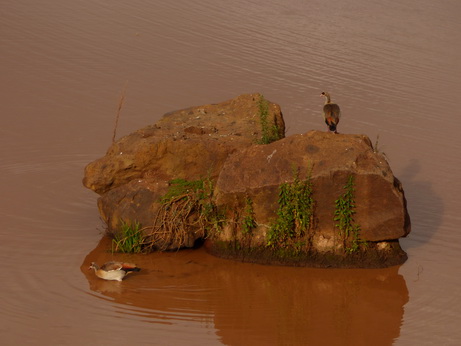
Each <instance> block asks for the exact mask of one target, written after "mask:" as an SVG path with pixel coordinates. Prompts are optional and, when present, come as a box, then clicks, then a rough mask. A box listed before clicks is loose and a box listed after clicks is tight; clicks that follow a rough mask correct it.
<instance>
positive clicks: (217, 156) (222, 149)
mask: <svg viewBox="0 0 461 346" xmlns="http://www.w3.org/2000/svg"><path fill="white" fill-rule="evenodd" d="M262 102H264V103H265V104H266V107H267V119H266V122H267V125H268V126H269V127H271V128H273V129H276V130H277V135H278V137H279V138H282V137H283V136H284V133H285V124H284V121H283V116H282V113H281V110H280V107H279V106H278V105H276V104H273V103H270V102H268V101H265V100H264V98H263V97H262V95H260V94H247V95H241V96H238V97H236V98H234V99H232V100H229V101H225V102H222V103H219V104H212V105H204V106H199V107H191V108H188V109H183V110H179V111H175V112H171V113H167V114H165V115H164V116H163V118H162V119H161V120H160V121H159V122H157V123H156V124H155V125H150V126H147V127H145V128H143V129H140V130H138V131H136V132H134V133H132V134H130V135H128V136H125V137H123V138H121V139H120V140H118V141H117V142H115V143H113V144H112V146H111V147H110V148H109V150H108V151H107V153H106V155H105V156H104V157H102V158H100V159H98V160H96V161H94V162H92V163H90V164H88V165H87V166H86V168H85V176H84V179H83V184H84V185H85V186H86V187H87V188H89V189H91V190H93V191H95V192H97V193H98V194H100V195H101V197H100V198H99V200H98V207H99V211H100V214H101V216H102V218H103V220H104V221H105V222H106V223H107V225H108V230H109V232H112V233H113V232H116V230H117V229H118V228H119V226H120V222H121V220H125V221H129V220H136V221H137V222H139V223H141V224H142V225H143V226H145V227H149V226H153V224H154V220H155V219H156V214H157V211H158V209H159V206H160V203H159V201H160V198H161V196H163V195H164V194H165V192H166V191H167V189H168V182H169V181H170V180H172V179H177V178H182V179H188V180H197V179H202V178H210V179H211V180H216V179H217V176H218V175H219V173H220V171H221V167H222V165H223V164H224V162H225V160H226V159H227V157H228V156H229V155H230V154H231V153H233V152H235V151H236V150H239V149H242V148H245V147H248V146H251V145H253V144H255V143H257V142H258V141H259V140H260V139H261V137H262V136H263V133H262V128H261V119H260V106H261V103H262ZM200 237H203V234H200V233H196V232H195V231H193V230H191V232H190V234H189V235H187V236H186V238H188V239H189V240H188V241H186V245H187V246H192V244H193V243H194V241H195V240H196V239H197V238H200ZM175 246H177V245H176V244H170V245H169V246H168V247H167V248H175ZM162 247H164V246H162Z"/></svg>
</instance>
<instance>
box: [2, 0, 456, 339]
mask: <svg viewBox="0 0 461 346" xmlns="http://www.w3.org/2000/svg"><path fill="white" fill-rule="evenodd" d="M1 8H2V10H1V18H2V20H1V24H0V47H1V54H0V76H1V80H2V83H1V84H0V91H1V93H0V95H1V102H0V116H1V119H2V126H1V128H0V134H1V135H0V153H1V155H0V158H1V161H0V170H1V175H0V191H1V197H0V220H1V227H0V254H1V258H2V264H3V268H4V272H3V278H2V284H1V285H0V293H1V297H2V300H1V311H2V313H1V315H0V342H1V344H2V345H16V344H35V345H37V344H40V345H42V344H43V345H45V344H47V345H48V344H63V345H64V344H68V345H81V344H101V345H103V344H106V345H119V344H120V345H121V344H126V343H128V342H129V343H132V344H154V345H177V344H186V345H223V344H224V345H307V344H309V345H370V344H373V345H391V344H396V345H415V344H417V345H456V344H459V341H460V340H461V330H460V329H459V321H460V311H461V293H460V292H461V291H460V290H459V285H460V283H461V279H460V275H459V273H460V269H461V265H460V259H459V254H460V250H461V245H460V243H461V233H460V232H459V224H460V222H461V218H460V217H459V210H460V208H461V199H460V198H459V196H460V192H461V191H460V184H459V181H458V175H459V174H458V173H459V170H460V167H461V159H460V154H459V153H460V152H461V140H460V135H459V132H460V130H461V117H460V114H459V113H460V111H459V109H458V108H459V107H457V100H458V98H459V97H458V95H459V94H460V92H461V73H460V68H459V61H461V48H460V45H459V42H461V37H460V36H461V24H460V21H459V14H460V13H461V3H460V2H458V1H456V0H446V1H441V2H433V1H429V0H422V1H416V0H403V1H399V2H398V3H388V2H383V1H378V0H371V1H365V0H356V1H347V2H345V1H340V0H332V1H320V0H309V1H304V2H301V1H295V0H288V1H283V2H280V1H272V0H269V1H259V0H255V1H245V2H244V1H238V0H237V1H231V2H230V1H222V0H214V1H211V0H201V1H194V2H191V1H185V0H175V1H170V2H160V1H156V2H147V1H138V0H135V1H130V2H114V1H111V2H107V1H86V0H83V1H56V0H47V1H40V2H36V1H32V0H15V1H12V0H3V1H2V7H1ZM124 88H126V102H125V104H124V106H123V109H122V114H121V119H120V123H119V127H118V132H117V137H119V136H122V135H125V134H128V133H130V132H131V131H133V130H135V129H138V128H141V127H143V126H145V125H147V124H151V123H154V122H155V121H157V120H158V119H159V118H160V117H161V115H162V114H164V113H166V112H168V111H172V110H176V109H180V108H184V107H189V106H192V105H201V104H206V103H214V102H219V101H224V100H227V99H230V98H233V97H235V96H237V95H239V94H242V93H247V92H261V93H263V94H264V95H265V97H266V98H267V99H269V100H271V101H273V102H276V103H279V104H280V105H281V107H282V110H283V113H284V116H285V122H286V125H287V129H288V133H287V135H290V134H294V133H303V132H306V131H308V130H311V129H317V130H319V129H320V130H322V129H324V124H323V122H322V119H321V113H320V110H321V106H322V100H321V98H320V97H319V94H320V92H321V91H323V90H327V91H329V92H330V93H331V94H332V97H333V100H334V101H336V102H337V103H339V104H340V106H341V107H342V111H343V118H342V120H341V123H340V125H339V131H340V132H343V133H363V134H366V135H368V136H369V137H370V138H371V140H372V141H373V142H375V141H376V139H377V138H378V136H379V139H378V145H379V148H380V150H381V151H383V152H385V153H386V155H387V157H388V159H389V162H390V164H391V167H392V169H393V171H394V173H395V175H396V176H397V177H398V178H399V179H400V180H401V181H402V183H403V186H404V189H405V192H406V196H407V200H408V207H409V212H410V215H411V219H412V233H411V234H410V236H409V237H408V238H406V239H403V240H402V241H401V244H402V247H403V248H404V249H405V251H407V253H408V256H409V259H408V261H407V262H406V263H405V264H404V265H402V266H399V267H393V268H388V269H379V270H321V269H309V268H285V267H276V266H261V265H256V264H247V263H239V262H232V261H227V260H223V259H218V258H215V257H213V256H210V255H208V254H207V253H206V252H205V251H204V249H198V250H195V251H194V250H187V251H179V252H171V253H164V254H153V255H149V256H134V255H124V256H121V255H112V254H111V253H110V252H107V248H108V243H107V239H104V238H102V240H101V231H102V229H103V225H102V223H101V221H100V220H99V216H98V212H97V208H96V198H97V196H96V195H95V194H94V193H92V192H91V191H88V190H86V189H85V188H83V186H82V184H81V179H82V175H83V167H84V166H85V165H86V164H87V163H88V162H90V161H92V160H94V159H96V158H98V157H100V156H101V155H103V154H104V152H105V150H106V149H107V148H108V146H109V144H110V141H111V138H112V134H113V122H114V121H113V119H114V115H115V112H116V108H117V105H118V100H119V97H120V93H121V90H123V89H124ZM113 258H116V259H123V260H130V261H133V262H135V263H137V264H138V265H139V266H141V267H142V268H143V270H142V271H141V272H140V273H136V274H133V275H132V276H131V277H128V278H127V279H126V280H125V281H123V282H121V283H119V282H106V281H101V280H99V279H97V278H95V277H94V275H91V274H92V273H91V272H90V271H88V270H87V266H88V265H89V263H90V262H91V261H98V262H103V261H105V260H109V259H113Z"/></svg>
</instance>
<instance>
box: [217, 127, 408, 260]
mask: <svg viewBox="0 0 461 346" xmlns="http://www.w3.org/2000/svg"><path fill="white" fill-rule="evenodd" d="M294 171H299V178H300V179H301V180H302V179H305V178H306V176H307V174H308V173H309V172H310V176H311V180H310V181H311V183H312V186H313V194H312V198H313V200H314V209H313V216H312V221H311V226H310V229H309V231H308V232H309V233H310V234H309V235H308V236H307V237H305V238H308V241H309V242H310V244H309V246H308V247H309V251H311V252H315V253H322V252H323V253H325V252H333V253H336V252H338V251H341V250H342V251H344V249H342V246H343V245H342V244H341V242H340V240H339V236H338V234H339V230H338V227H336V224H338V221H335V220H334V218H335V208H336V207H335V201H336V200H337V199H338V198H339V197H340V196H341V195H342V194H344V193H345V190H344V187H345V185H346V184H347V182H348V179H349V177H350V176H352V177H353V178H354V183H355V186H354V188H355V191H354V199H355V208H354V212H355V213H354V214H353V222H354V224H356V225H359V226H360V232H359V237H360V240H361V241H367V242H373V243H370V246H375V249H378V248H379V249H381V250H384V249H389V246H391V244H392V246H394V245H393V244H394V243H395V242H393V240H395V239H398V238H400V237H404V236H406V235H407V234H408V233H409V232H410V218H409V216H408V213H407V209H406V200H405V197H404V193H403V189H402V186H401V184H400V182H399V181H398V180H397V179H396V178H395V177H394V175H393V174H392V171H391V169H390V167H389V165H388V163H387V161H386V159H385V157H384V156H382V155H381V154H379V153H375V152H374V151H373V148H372V145H371V143H370V140H369V139H368V137H366V136H361V135H343V134H336V135H335V134H331V133H326V132H318V131H311V132H308V133H306V134H302V135H293V136H290V137H287V138H284V139H282V140H279V141H276V142H274V143H271V144H268V145H254V146H251V147H249V148H245V149H243V150H240V151H238V152H236V153H234V154H233V155H232V156H230V157H229V159H228V160H227V161H226V163H225V165H224V166H223V168H222V171H221V174H220V176H219V178H218V181H217V184H216V190H215V199H216V204H217V205H218V207H222V208H226V210H228V211H229V212H228V218H230V219H233V220H236V223H237V225H239V223H241V219H242V216H241V215H242V214H243V213H244V212H243V210H244V209H245V203H246V202H245V201H247V200H248V199H250V200H252V202H253V211H254V214H253V217H254V220H255V222H256V224H257V226H256V227H255V229H254V230H253V231H252V233H251V237H250V238H249V237H248V236H247V237H246V238H245V239H244V237H242V236H241V234H242V232H239V231H237V232H236V231H235V228H236V227H237V228H238V227H241V226H235V224H233V225H231V226H226V227H224V229H223V231H222V232H220V233H217V235H216V237H215V238H214V241H216V240H217V241H218V242H230V243H231V242H235V241H237V242H245V243H246V244H250V245H249V248H256V247H263V246H265V245H266V243H267V233H268V232H269V229H270V228H271V225H273V224H274V222H275V220H276V219H277V209H278V207H279V204H278V203H277V200H278V198H279V191H280V185H281V184H283V183H286V182H293V180H294V179H295V177H294ZM235 211H239V212H238V215H237V214H236V213H235ZM304 240H306V239H304ZM377 244H379V246H378V248H376V245H377ZM221 250H222V249H221ZM386 251H387V250H386ZM397 252H399V258H400V259H401V260H404V259H405V258H406V256H404V255H403V254H402V252H400V251H397ZM378 255H379V254H378ZM391 262H392V261H391ZM397 262H398V261H397ZM394 264H396V263H394ZM348 265H350V264H348ZM371 266H373V265H371Z"/></svg>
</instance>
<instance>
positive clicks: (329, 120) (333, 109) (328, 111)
mask: <svg viewBox="0 0 461 346" xmlns="http://www.w3.org/2000/svg"><path fill="white" fill-rule="evenodd" d="M320 96H323V97H325V104H324V105H323V117H324V118H325V123H326V124H327V126H328V130H329V131H331V132H334V133H338V131H336V127H337V126H338V123H339V119H340V118H341V110H340V109H339V106H338V105H337V104H336V103H332V102H331V97H330V94H329V93H327V92H325V91H324V92H322V93H321V94H320Z"/></svg>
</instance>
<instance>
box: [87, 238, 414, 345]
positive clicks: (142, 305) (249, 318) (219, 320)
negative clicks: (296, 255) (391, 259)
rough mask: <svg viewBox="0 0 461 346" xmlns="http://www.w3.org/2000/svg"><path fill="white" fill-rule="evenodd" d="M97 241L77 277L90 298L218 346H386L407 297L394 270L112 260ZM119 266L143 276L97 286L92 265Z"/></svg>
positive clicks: (195, 259) (162, 256)
mask: <svg viewBox="0 0 461 346" xmlns="http://www.w3.org/2000/svg"><path fill="white" fill-rule="evenodd" d="M107 249H110V241H109V240H108V239H107V238H103V239H102V240H101V242H100V243H99V244H98V246H97V247H96V248H95V249H94V250H93V251H92V252H90V253H89V254H88V255H87V257H86V258H85V260H84V262H83V264H82V266H81V269H82V272H83V273H84V274H85V276H86V277H87V279H88V282H89V284H90V289H91V290H92V291H94V292H97V293H99V294H95V296H96V297H99V298H104V299H109V300H113V301H114V302H116V303H117V304H121V306H119V308H120V312H121V313H124V314H126V318H130V316H142V317H143V319H142V320H143V321H147V322H150V323H168V324H174V323H176V322H178V321H185V320H186V321H187V320H188V321H196V322H199V323H204V324H206V325H210V327H211V326H212V327H214V328H215V329H216V330H217V331H218V332H217V334H218V335H219V336H220V337H221V341H222V342H223V343H224V344H230V345H241V344H246V345H249V344H251V345H263V344H265V345H267V344H290V345H294V344H319V343H322V344H325V345H327V344H351V345H364V344H370V343H371V342H373V344H375V345H381V344H382V345H389V344H391V343H392V342H393V340H395V339H396V338H398V337H399V335H400V326H401V323H402V318H403V311H404V305H405V304H406V303H407V302H408V299H409V298H408V290H407V286H406V283H405V280H404V278H403V277H402V276H401V275H399V274H398V267H392V268H387V269H373V270H371V269H370V270H364V269H360V270H349V269H347V270H345V269H309V268H292V267H278V266H261V265H256V264H248V263H239V262H233V261H227V260H223V259H219V258H215V257H213V256H210V255H209V254H207V253H206V252H205V250H204V249H203V248H201V249H197V250H184V251H178V252H166V253H154V254H150V255H127V254H111V253H110V251H107ZM113 259H116V260H123V261H130V262H134V263H136V264H137V265H138V266H140V267H141V268H142V270H141V272H139V273H134V274H132V275H131V276H128V277H127V278H126V279H125V280H124V281H123V282H109V281H104V280H101V279H98V278H97V277H96V276H95V275H94V273H93V272H92V271H89V270H87V268H88V266H89V264H90V263H91V262H92V261H95V262H97V263H103V262H105V261H108V260H113Z"/></svg>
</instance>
